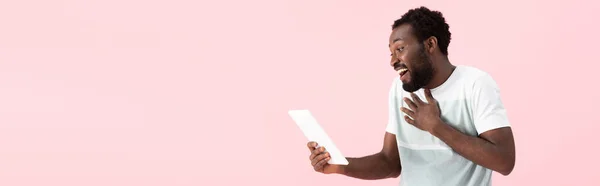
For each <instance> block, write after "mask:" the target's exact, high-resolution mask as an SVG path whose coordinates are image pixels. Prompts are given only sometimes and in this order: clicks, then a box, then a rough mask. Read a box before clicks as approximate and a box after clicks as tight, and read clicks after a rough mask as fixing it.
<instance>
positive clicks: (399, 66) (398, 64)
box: [393, 62, 408, 70]
mask: <svg viewBox="0 0 600 186" xmlns="http://www.w3.org/2000/svg"><path fill="white" fill-rule="evenodd" d="M393 67H394V70H399V69H402V68H408V67H406V65H404V64H402V63H399V62H398V63H394V65H393Z"/></svg>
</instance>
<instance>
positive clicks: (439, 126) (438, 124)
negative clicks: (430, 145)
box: [429, 119, 446, 137]
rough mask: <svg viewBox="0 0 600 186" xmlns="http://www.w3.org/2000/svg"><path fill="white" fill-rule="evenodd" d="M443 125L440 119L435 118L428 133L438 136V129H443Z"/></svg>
mask: <svg viewBox="0 0 600 186" xmlns="http://www.w3.org/2000/svg"><path fill="white" fill-rule="evenodd" d="M444 125H446V124H445V123H444V122H443V121H442V120H441V119H437V120H435V122H434V123H433V125H432V126H431V128H430V129H429V133H431V134H432V135H433V136H435V137H438V135H439V132H440V130H443V127H444Z"/></svg>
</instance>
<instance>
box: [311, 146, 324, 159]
mask: <svg viewBox="0 0 600 186" xmlns="http://www.w3.org/2000/svg"><path fill="white" fill-rule="evenodd" d="M324 152H325V147H319V148H316V149H315V150H313V151H312V152H311V153H310V159H311V160H312V159H314V158H315V157H316V156H318V155H319V154H321V153H324Z"/></svg>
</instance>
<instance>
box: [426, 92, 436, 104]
mask: <svg viewBox="0 0 600 186" xmlns="http://www.w3.org/2000/svg"><path fill="white" fill-rule="evenodd" d="M425 98H426V99H427V102H428V103H434V102H435V98H433V95H431V90H430V89H425Z"/></svg>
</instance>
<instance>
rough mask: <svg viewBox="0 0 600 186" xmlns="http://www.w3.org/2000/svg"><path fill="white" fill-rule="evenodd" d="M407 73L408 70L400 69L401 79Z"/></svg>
mask: <svg viewBox="0 0 600 186" xmlns="http://www.w3.org/2000/svg"><path fill="white" fill-rule="evenodd" d="M407 72H408V69H406V68H401V69H398V74H399V75H400V77H402V76H404V75H405V74H406V73H407Z"/></svg>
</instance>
